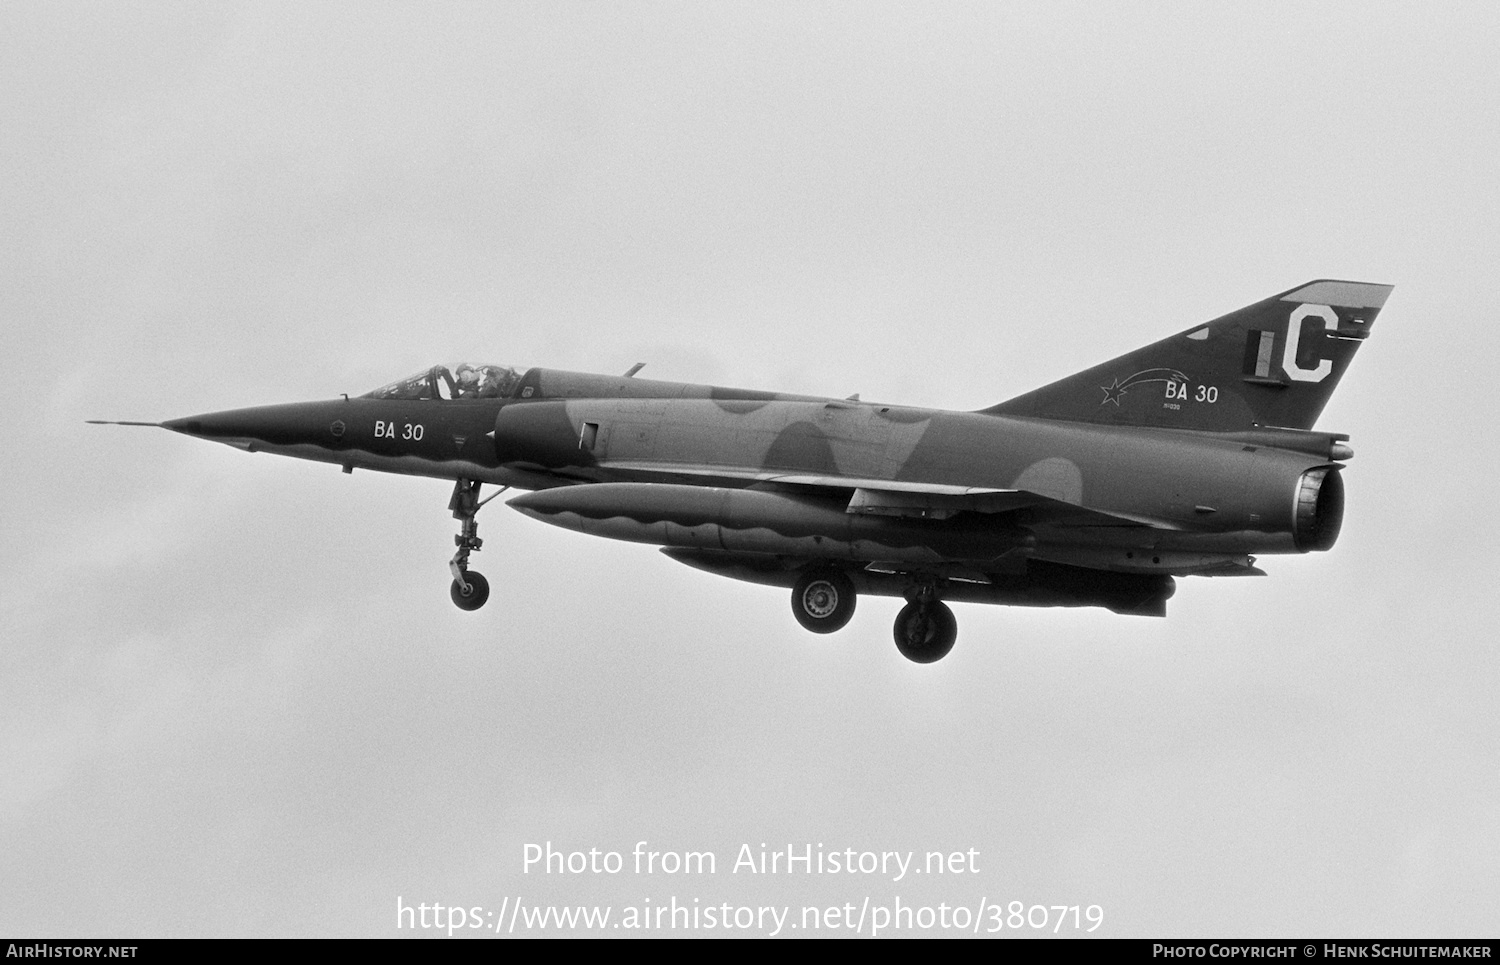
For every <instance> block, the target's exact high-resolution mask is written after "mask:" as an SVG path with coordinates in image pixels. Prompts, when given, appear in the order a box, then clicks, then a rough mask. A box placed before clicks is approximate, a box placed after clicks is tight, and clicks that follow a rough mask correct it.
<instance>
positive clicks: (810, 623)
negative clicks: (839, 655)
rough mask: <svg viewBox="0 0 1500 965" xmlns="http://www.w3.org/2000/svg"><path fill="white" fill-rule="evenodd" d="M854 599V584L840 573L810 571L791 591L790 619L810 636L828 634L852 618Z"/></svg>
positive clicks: (835, 571)
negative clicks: (792, 618) (795, 619)
mask: <svg viewBox="0 0 1500 965" xmlns="http://www.w3.org/2000/svg"><path fill="white" fill-rule="evenodd" d="M854 599H855V597H854V583H853V582H852V581H851V580H850V579H849V577H848V576H846V575H845V574H844V571H843V570H839V569H834V568H833V567H828V568H827V569H824V568H821V567H813V568H811V569H809V570H808V571H807V572H806V573H803V574H802V577H801V578H800V579H798V580H797V585H796V586H794V587H792V615H793V616H795V617H796V618H797V622H798V623H800V624H802V626H803V627H804V628H805V629H808V630H811V631H812V632H813V633H832V632H833V631H835V630H842V629H843V628H844V624H846V623H848V622H849V618H850V617H852V616H854Z"/></svg>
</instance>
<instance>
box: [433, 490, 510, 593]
mask: <svg viewBox="0 0 1500 965" xmlns="http://www.w3.org/2000/svg"><path fill="white" fill-rule="evenodd" d="M482 485H483V483H480V482H478V481H477V480H470V479H460V480H459V481H458V482H457V483H455V484H454V486H453V498H452V499H450V500H448V508H449V509H450V510H452V511H453V518H454V519H456V520H458V521H459V522H460V523H461V524H462V526H461V527H460V529H459V533H458V535H457V536H455V537H453V542H454V543H455V544H457V546H458V552H457V553H454V554H453V559H451V560H449V561H448V572H450V573H452V574H453V585H452V586H451V587H450V588H449V591H448V592H449V596H451V597H453V605H454V606H456V607H458V608H459V609H460V610H477V609H479V608H480V607H482V606H484V604H485V601H486V600H488V599H489V598H490V583H489V581H488V580H486V579H485V578H484V577H483V576H482V575H481V574H479V573H473V572H470V571H469V554H470V553H477V552H478V551H479V548H480V547H481V546H483V545H484V540H482V539H480V538H479V523H478V522H476V521H475V519H474V515H475V514H476V513H478V512H479V510H480V508H481V507H483V506H484V504H485V503H487V502H489V501H490V500H491V499H494V498H495V497H496V496H498V495H500V493H503V492H505V490H507V489H509V488H510V487H509V486H502V487H500V490H499V491H498V492H495V493H492V494H491V495H490V496H489V497H487V498H485V499H480V498H479V487H480V486H482Z"/></svg>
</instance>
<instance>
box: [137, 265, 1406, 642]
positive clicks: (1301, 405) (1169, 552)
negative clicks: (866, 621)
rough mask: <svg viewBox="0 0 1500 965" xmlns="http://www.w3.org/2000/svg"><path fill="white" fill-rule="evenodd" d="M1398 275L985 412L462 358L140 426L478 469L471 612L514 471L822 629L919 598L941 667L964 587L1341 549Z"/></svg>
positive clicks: (1089, 591)
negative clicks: (862, 600) (1352, 403)
mask: <svg viewBox="0 0 1500 965" xmlns="http://www.w3.org/2000/svg"><path fill="white" fill-rule="evenodd" d="M1391 287H1392V286H1389V285H1375V284H1368V283H1363V282H1350V281H1329V280H1321V281H1312V282H1309V283H1307V284H1305V285H1300V286H1298V287H1296V288H1293V289H1291V290H1289V291H1286V292H1283V293H1282V294H1279V295H1273V296H1272V297H1270V298H1267V299H1265V300H1264V301H1260V302H1256V303H1255V304H1253V305H1250V306H1249V307H1247V308H1243V309H1240V310H1239V311H1236V312H1231V313H1230V314H1228V315H1224V316H1223V317H1221V318H1217V319H1214V320H1213V321H1210V322H1207V323H1204V324H1201V325H1196V326H1194V327H1192V328H1190V329H1188V330H1186V331H1184V332H1181V333H1179V334H1177V335H1174V336H1172V337H1170V338H1167V339H1164V340H1162V341H1159V342H1155V343H1153V344H1151V345H1148V346H1146V347H1145V348H1141V349H1138V350H1136V351H1133V352H1130V353H1127V354H1125V355H1122V356H1120V357H1119V358H1116V359H1112V360H1110V361H1108V362H1105V363H1103V364H1101V365H1096V366H1094V367H1093V368H1090V369H1086V370H1085V371H1083V372H1080V373H1078V374H1076V375H1071V376H1068V377H1067V378H1064V379H1061V380H1060V381H1057V382H1054V383H1052V384H1050V385H1047V386H1044V387H1042V388H1040V389H1037V390H1035V391H1032V392H1028V393H1026V394H1024V395H1020V396H1017V397H1016V398H1014V399H1011V400H1010V401H1008V402H1002V403H1000V404H999V405H995V406H991V407H990V408H987V409H982V410H979V411H977V412H952V411H942V410H934V409H922V408H912V407H908V406H900V405H886V404H882V403H874V402H863V401H861V400H860V399H859V398H858V397H857V396H854V397H850V398H847V399H835V398H822V397H818V396H807V395H792V394H786V393H778V392H761V391H749V390H742V389H729V388H721V387H718V386H709V385H692V384H684V383H678V382H658V381H651V380H648V379H640V378H636V377H635V374H636V372H637V371H639V369H640V368H641V366H640V365H636V366H635V367H634V368H632V369H631V370H630V371H629V372H626V373H625V374H624V375H619V376H610V375H589V374H584V373H578V372H564V371H558V370H555V369H544V368H532V369H526V370H522V369H519V368H512V367H509V366H504V365H471V364H464V365H457V366H446V365H435V366H432V367H431V368H428V369H424V370H423V371H421V372H418V373H417V374H416V375H413V376H411V377H410V378H406V379H402V380H400V381H397V382H392V383H390V384H389V385H386V386H383V387H381V388H378V389H375V390H374V391H372V392H367V393H365V394H364V395H362V396H359V397H357V398H349V397H348V396H344V397H343V398H340V399H334V400H330V401H325V402H299V403H292V404H287V405H272V406H262V407H257V408H248V409H234V410H230V411H225V412H215V413H211V414H207V415H198V416H191V417H189V418H185V419H174V420H172V421H169V422H162V423H123V424H130V425H156V426H160V427H162V428H166V429H171V430H172V431H174V432H180V433H184V434H186V435H190V436H198V437H200V438H203V439H211V440H214V441H217V442H223V443H227V444H229V445H232V446H236V447H238V448H241V449H244V450H247V451H249V452H270V453H277V454H280V455H285V456H295V457H297V458H301V459H313V460H318V461H321V462H330V463H334V464H337V465H341V466H342V467H343V469H344V471H345V472H352V471H354V470H355V469H373V470H379V471H382V472H396V473H408V474H412V475H419V476H433V477H437V478H441V479H452V480H454V481H455V484H454V487H453V495H452V498H451V500H450V501H449V508H450V509H451V510H452V512H453V516H454V517H455V518H456V519H457V520H459V521H460V524H461V529H460V532H459V534H458V535H457V536H456V537H455V541H456V543H457V545H458V551H457V553H456V554H455V555H454V556H453V559H452V560H451V561H450V562H449V571H450V572H451V574H452V577H453V582H452V586H451V595H452V598H453V602H454V603H455V604H457V605H458V606H459V607H461V608H463V609H465V610H477V609H478V608H479V607H481V606H483V605H484V603H485V601H486V600H487V599H488V598H489V593H490V589H489V584H488V582H487V581H486V580H485V579H484V577H483V576H481V575H480V574H479V573H477V572H475V571H473V570H471V569H469V557H470V554H472V553H474V552H476V551H478V550H479V549H480V545H481V540H480V539H479V536H478V524H477V522H476V519H475V517H476V514H477V513H478V512H479V509H480V508H481V507H482V506H484V505H485V504H486V503H487V502H489V501H490V500H491V499H493V498H494V497H495V496H496V495H499V494H500V492H504V491H506V490H507V489H511V488H514V489H521V490H530V492H528V493H526V494H524V495H519V496H515V497H513V498H511V499H509V500H508V505H510V506H511V507H513V508H515V509H517V510H519V511H520V512H522V513H524V514H525V515H527V516H530V517H532V518H533V519H538V520H541V521H543V522H546V523H551V524H553V525H556V526H563V527H567V528H570V529H576V530H579V531H581V532H584V533H592V534H595V535H598V536H607V537H611V538H614V539H621V540H631V541H635V542H640V543H651V544H655V545H658V546H661V547H662V548H663V549H662V552H664V553H665V554H666V555H667V556H669V557H670V558H672V559H674V560H677V561H678V562H680V563H685V564H687V565H688V566H693V567H697V568H698V569H702V570H707V571H708V572H710V573H717V574H720V575H723V576H728V577H732V578H735V579H740V580H747V581H750V582H753V583H761V584H767V585H771V586H779V587H783V588H788V589H790V590H791V599H792V612H793V614H794V615H795V616H796V618H797V621H798V622H799V623H801V624H802V626H804V627H806V628H807V629H808V630H811V631H813V632H815V633H830V632H833V631H835V630H838V629H840V628H842V627H843V626H844V625H845V624H847V623H848V622H849V619H850V617H852V616H853V615H854V609H855V601H856V600H857V599H858V596H859V595H860V594H868V595H876V596H896V597H904V598H905V600H906V605H905V607H903V608H902V610H901V611H900V614H899V615H898V616H897V617H896V623H895V638H896V646H897V648H898V649H899V650H900V652H901V653H902V654H903V655H905V656H906V657H908V658H910V659H912V660H914V661H917V662H919V663H930V662H932V661H934V660H938V659H940V658H942V657H943V656H945V655H946V654H947V653H948V652H949V651H950V650H951V649H952V647H953V644H954V641H955V640H956V638H957V634H958V630H957V623H956V621H955V619H954V616H953V612H952V610H951V609H949V607H948V606H947V604H946V602H945V601H966V602H976V603H1001V604H1010V605H1020V606H1100V607H1105V608H1107V609H1109V610H1112V611H1114V612H1116V613H1125V614H1137V615H1150V616H1164V615H1165V613H1166V601H1167V599H1168V598H1169V597H1171V596H1172V594H1173V592H1174V590H1175V582H1174V579H1173V577H1176V576H1251V575H1253V576H1262V575H1264V573H1263V571H1261V570H1260V569H1258V568H1257V567H1256V566H1255V555H1256V554H1275V553H1305V552H1308V551H1310V550H1327V549H1329V548H1330V547H1332V546H1333V544H1334V541H1335V540H1336V539H1337V537H1338V534H1339V526H1340V523H1341V520H1342V518H1343V513H1344V484H1343V479H1342V475H1341V470H1342V468H1343V466H1342V462H1343V461H1344V460H1347V459H1349V458H1350V456H1352V455H1353V453H1352V451H1351V450H1350V449H1349V447H1348V446H1347V445H1346V444H1345V442H1346V440H1348V438H1349V437H1348V436H1347V435H1345V434H1342V433H1330V432H1320V431H1315V430H1314V429H1313V423H1314V422H1315V421H1316V420H1317V418H1318V415H1319V413H1320V412H1322V410H1323V407H1324V405H1325V404H1326V403H1327V402H1328V398H1329V396H1330V395H1331V394H1332V392H1333V389H1334V387H1335V386H1336V385H1338V382H1339V379H1340V378H1341V377H1342V376H1343V374H1344V371H1345V369H1347V368H1348V366H1349V362H1350V360H1351V359H1352V358H1353V357H1354V353H1355V350H1356V349H1358V347H1359V344H1360V342H1362V341H1363V340H1364V339H1365V338H1366V337H1368V336H1369V334H1370V329H1371V326H1372V325H1373V324H1374V321H1375V317H1376V315H1377V314H1378V313H1379V311H1380V309H1381V306H1383V305H1384V304H1385V301H1386V298H1387V297H1388V296H1389V295H1390V292H1391ZM485 484H491V485H497V486H500V487H502V488H501V489H500V490H499V491H497V492H495V493H493V494H491V495H490V496H488V497H483V494H482V491H481V490H482V487H483V486H484V485H485Z"/></svg>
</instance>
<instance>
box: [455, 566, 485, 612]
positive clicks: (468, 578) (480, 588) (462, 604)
mask: <svg viewBox="0 0 1500 965" xmlns="http://www.w3.org/2000/svg"><path fill="white" fill-rule="evenodd" d="M463 577H464V582H463V583H460V582H458V580H454V581H453V586H452V587H450V588H449V590H448V594H449V595H450V596H452V597H453V603H454V605H455V606H457V607H458V608H459V609H460V610H477V609H479V608H480V607H482V606H484V601H485V600H488V599H489V598H490V581H489V580H486V579H485V578H484V577H483V576H481V575H480V574H478V573H475V572H473V571H472V570H466V571H465V572H464V575H463Z"/></svg>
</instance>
